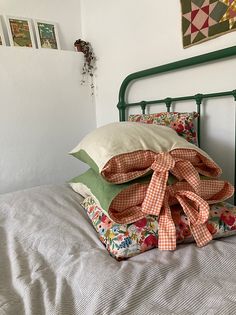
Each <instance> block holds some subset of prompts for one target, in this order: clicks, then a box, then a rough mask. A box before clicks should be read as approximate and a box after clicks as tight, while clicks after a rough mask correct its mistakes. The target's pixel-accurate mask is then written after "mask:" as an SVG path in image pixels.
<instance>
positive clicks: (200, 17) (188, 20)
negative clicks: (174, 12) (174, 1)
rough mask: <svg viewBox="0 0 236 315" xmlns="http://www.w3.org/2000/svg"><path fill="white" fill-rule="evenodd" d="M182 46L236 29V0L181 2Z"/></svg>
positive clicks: (182, 0)
mask: <svg viewBox="0 0 236 315" xmlns="http://www.w3.org/2000/svg"><path fill="white" fill-rule="evenodd" d="M181 7H182V35H183V46H184V47H185V48H186V47H189V46H192V45H195V44H198V43H200V42H202V41H205V40H208V39H212V38H214V37H216V36H220V35H223V34H225V33H228V32H230V31H233V30H235V29H236V0H181Z"/></svg>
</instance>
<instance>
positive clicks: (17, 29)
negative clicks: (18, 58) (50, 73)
mask: <svg viewBox="0 0 236 315" xmlns="http://www.w3.org/2000/svg"><path fill="white" fill-rule="evenodd" d="M5 19H6V25H7V31H8V35H9V41H10V45H11V46H15V47H29V48H36V44H35V40H34V34H33V28H32V22H31V20H30V19H29V18H24V17H15V16H6V17H5Z"/></svg>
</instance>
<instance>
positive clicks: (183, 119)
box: [128, 112, 199, 145]
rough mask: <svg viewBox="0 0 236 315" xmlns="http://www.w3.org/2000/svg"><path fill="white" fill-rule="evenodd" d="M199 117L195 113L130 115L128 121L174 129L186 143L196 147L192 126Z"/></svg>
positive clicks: (194, 131) (195, 134)
mask: <svg viewBox="0 0 236 315" xmlns="http://www.w3.org/2000/svg"><path fill="white" fill-rule="evenodd" d="M198 116H199V115H198V113H196V112H192V113H178V112H162V113H155V114H139V115H130V116H129V119H128V120H129V121H135V122H141V123H146V124H157V125H162V126H168V127H170V128H172V129H174V130H175V131H176V132H177V133H178V134H179V135H180V136H182V137H183V138H185V139H186V140H187V141H188V142H191V143H193V144H195V145H197V133H196V130H195V126H194V119H195V118H197V117H198Z"/></svg>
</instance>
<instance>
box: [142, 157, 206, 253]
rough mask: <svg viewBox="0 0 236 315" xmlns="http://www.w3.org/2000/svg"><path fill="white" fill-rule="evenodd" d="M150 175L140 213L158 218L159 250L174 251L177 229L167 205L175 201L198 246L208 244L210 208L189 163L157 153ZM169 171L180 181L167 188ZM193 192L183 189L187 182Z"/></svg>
mask: <svg viewBox="0 0 236 315" xmlns="http://www.w3.org/2000/svg"><path fill="white" fill-rule="evenodd" d="M151 168H152V169H153V171H154V172H153V175H152V178H151V181H150V184H149V186H148V189H147V194H146V197H145V199H144V201H143V203H142V212H143V213H146V214H151V215H156V216H158V217H159V221H158V222H159V232H158V239H159V240H158V247H159V249H161V250H174V249H175V248H176V229H175V225H174V222H173V219H172V216H171V209H170V204H171V201H172V200H173V199H175V200H176V199H177V200H178V202H179V203H180V205H181V206H182V208H183V210H184V212H185V214H186V216H187V218H188V222H189V226H190V229H191V232H192V235H193V237H194V239H195V241H196V243H197V246H204V245H206V244H207V243H208V242H210V241H211V239H212V235H211V233H210V232H209V231H208V229H207V227H206V225H205V223H206V221H207V220H208V216H209V205H208V203H207V202H206V201H205V200H203V199H202V198H201V197H200V196H199V194H200V186H201V181H200V176H199V174H198V172H197V171H196V169H195V168H194V166H193V165H192V164H191V162H190V161H188V160H184V159H180V158H175V157H173V156H171V152H170V153H168V152H165V153H160V154H157V155H156V157H155V160H154V162H153V163H152V165H151ZM169 172H171V173H172V174H173V175H174V176H175V177H177V179H178V180H179V181H180V182H179V183H177V184H178V185H173V186H171V185H169V186H167V180H168V177H169ZM182 180H185V181H186V182H187V183H188V186H189V185H190V186H191V188H193V190H194V191H191V190H186V185H185V184H186V182H181V181H182Z"/></svg>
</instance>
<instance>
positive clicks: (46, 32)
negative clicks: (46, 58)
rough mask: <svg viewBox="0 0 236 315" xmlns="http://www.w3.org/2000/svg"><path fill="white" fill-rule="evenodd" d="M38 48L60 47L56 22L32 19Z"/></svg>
mask: <svg viewBox="0 0 236 315" xmlns="http://www.w3.org/2000/svg"><path fill="white" fill-rule="evenodd" d="M34 26H35V31H36V37H37V42H38V48H48V49H61V46H60V41H59V36H58V27H57V23H54V22H48V21H42V20H34Z"/></svg>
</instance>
